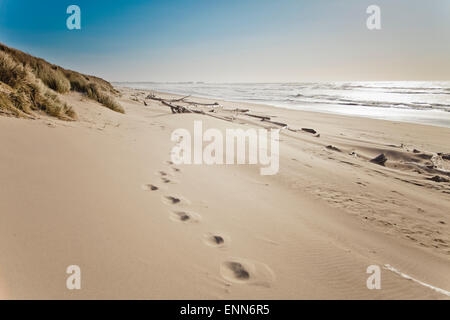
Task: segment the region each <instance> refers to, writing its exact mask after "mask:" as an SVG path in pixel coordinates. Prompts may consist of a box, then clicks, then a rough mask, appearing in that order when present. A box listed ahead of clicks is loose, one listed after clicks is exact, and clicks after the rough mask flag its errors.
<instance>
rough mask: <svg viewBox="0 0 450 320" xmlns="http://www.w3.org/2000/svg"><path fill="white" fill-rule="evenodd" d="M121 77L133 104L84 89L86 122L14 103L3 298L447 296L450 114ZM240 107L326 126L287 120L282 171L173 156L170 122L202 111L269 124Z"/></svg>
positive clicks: (7, 135)
mask: <svg viewBox="0 0 450 320" xmlns="http://www.w3.org/2000/svg"><path fill="white" fill-rule="evenodd" d="M121 90H122V92H123V96H122V98H121V99H120V100H121V103H122V105H123V106H124V107H125V110H126V114H125V115H122V114H118V113H115V112H112V111H111V110H108V109H106V108H104V107H101V106H99V105H98V104H96V103H94V102H92V101H89V100H86V99H84V98H83V97H82V96H81V95H79V94H70V95H68V96H63V97H61V98H62V99H64V100H65V101H67V102H68V103H70V104H71V105H73V106H74V108H75V110H76V112H77V113H78V114H79V118H80V119H79V121H77V122H64V121H59V120H55V119H51V118H46V117H42V118H41V119H39V120H24V119H14V118H7V117H0V139H1V147H0V218H1V221H0V252H1V254H0V297H1V298H6V299H17V298H25V299H29V298H39V299H49V298H56V299H82V298H84V299H94V298H97V299H105V298H113V299H116V298H125V299H131V298H132V299H134V298H138V299H235V298H236V299H401V298H406V299H422V298H423V299H448V298H449V296H448V295H446V292H447V293H448V291H449V290H450V247H449V246H450V227H449V226H450V197H449V194H450V183H448V182H435V181H432V180H428V179H429V178H432V177H434V176H436V175H438V176H441V177H443V178H449V174H448V173H447V171H445V170H449V169H450V161H448V160H445V159H442V157H440V156H439V155H437V153H438V152H443V153H449V152H450V143H449V141H450V129H446V128H439V127H432V126H422V125H417V124H407V123H396V122H389V121H382V120H371V119H363V118H352V117H346V116H337V115H328V114H320V113H309V112H301V111H292V110H284V109H277V108H272V107H268V106H259V105H249V104H244V103H229V102H223V101H220V105H221V106H223V108H222V107H221V108H216V110H217V112H216V113H214V115H220V116H229V117H233V118H234V120H233V121H232V122H229V121H224V120H221V119H216V118H213V117H209V116H205V115H201V114H171V112H170V109H169V108H167V107H165V106H163V105H162V104H161V103H159V102H156V101H151V100H146V101H147V104H148V106H144V104H143V101H144V98H145V97H146V96H147V94H148V92H145V91H143V90H131V89H121ZM159 96H166V97H167V96H170V95H164V94H159ZM132 99H134V100H137V101H133V100H132ZM191 99H192V100H196V101H207V100H205V99H194V98H191ZM236 107H239V108H249V109H250V110H251V112H252V113H253V114H266V115H270V116H272V117H273V118H272V119H273V120H275V121H277V122H285V123H288V124H289V127H290V128H304V127H307V128H314V129H315V130H317V131H318V132H319V133H320V137H316V136H314V135H313V134H310V133H307V132H301V131H300V132H293V131H289V130H286V129H284V130H282V133H281V135H280V172H279V173H278V174H277V175H274V176H261V175H260V174H259V166H250V165H239V166H238V165H228V166H206V165H204V166H195V165H181V166H174V165H172V164H170V162H169V160H170V152H171V149H172V147H173V145H174V143H173V142H171V141H170V135H171V133H172V131H173V130H174V129H176V128H187V129H192V128H193V121H194V120H196V119H199V120H203V124H204V126H205V127H210V128H218V129H220V130H225V129H226V128H244V129H245V128H249V127H261V126H263V127H270V124H268V123H263V122H261V121H259V120H258V119H255V118H250V117H247V116H243V115H240V114H237V113H236V112H231V111H227V110H226V109H233V108H236ZM208 109H210V108H206V109H205V110H208ZM330 145H332V146H334V147H336V148H338V149H339V150H340V151H338V150H336V149H329V148H327V146H330ZM414 149H416V152H414ZM352 152H354V154H351V153H352ZM380 153H384V154H385V155H386V156H387V158H388V159H389V160H388V162H387V163H386V166H380V165H377V164H373V163H371V162H370V161H369V160H370V159H372V158H373V157H375V156H377V155H378V154H380ZM154 187H157V188H158V189H157V190H153V189H156V188H154ZM175 198H177V199H180V201H179V202H177V201H173V200H174V199H175ZM69 265H79V266H80V267H81V273H82V288H81V290H73V291H69V290H67V289H66V278H67V277H68V275H67V274H66V268H67V266H69ZM370 265H378V266H380V267H381V269H382V272H381V285H382V288H381V290H368V289H367V287H366V280H367V278H368V277H369V274H367V273H366V269H367V267H368V266H370ZM385 265H390V266H392V268H395V270H398V271H399V272H402V273H404V274H406V275H408V276H410V277H412V278H414V279H416V280H417V281H420V282H421V283H419V282H417V281H414V280H411V279H407V278H405V277H402V276H401V275H400V274H398V273H395V272H393V271H392V270H389V269H387V268H386V267H385ZM426 285H429V286H433V287H436V288H441V289H443V290H444V291H441V292H439V291H437V290H434V289H433V288H431V287H429V286H426Z"/></svg>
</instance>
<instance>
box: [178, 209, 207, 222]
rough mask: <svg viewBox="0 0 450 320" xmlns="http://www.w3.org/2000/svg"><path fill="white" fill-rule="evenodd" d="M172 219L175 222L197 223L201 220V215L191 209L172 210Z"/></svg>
mask: <svg viewBox="0 0 450 320" xmlns="http://www.w3.org/2000/svg"><path fill="white" fill-rule="evenodd" d="M170 219H172V220H173V221H175V222H183V223H196V222H199V221H200V220H201V216H200V215H199V214H198V213H195V212H190V211H172V213H171V215H170Z"/></svg>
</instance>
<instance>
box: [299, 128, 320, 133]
mask: <svg viewBox="0 0 450 320" xmlns="http://www.w3.org/2000/svg"><path fill="white" fill-rule="evenodd" d="M302 130H303V131H305V132H309V133H312V134H316V133H317V131H316V130H314V129H309V128H302Z"/></svg>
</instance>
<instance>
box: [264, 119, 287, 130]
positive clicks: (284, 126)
mask: <svg viewBox="0 0 450 320" xmlns="http://www.w3.org/2000/svg"><path fill="white" fill-rule="evenodd" d="M262 121H264V122H269V123H272V124H274V125H277V126H280V127H283V128H287V126H288V125H287V124H286V123H283V122H277V121H271V120H262Z"/></svg>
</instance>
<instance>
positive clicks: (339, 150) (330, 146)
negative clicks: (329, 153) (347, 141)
mask: <svg viewBox="0 0 450 320" xmlns="http://www.w3.org/2000/svg"><path fill="white" fill-rule="evenodd" d="M326 148H327V149H329V150H333V151H337V152H341V149H339V148H338V147H335V146H333V145H331V144H330V145H329V146H326Z"/></svg>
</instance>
